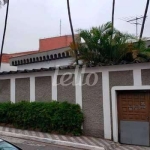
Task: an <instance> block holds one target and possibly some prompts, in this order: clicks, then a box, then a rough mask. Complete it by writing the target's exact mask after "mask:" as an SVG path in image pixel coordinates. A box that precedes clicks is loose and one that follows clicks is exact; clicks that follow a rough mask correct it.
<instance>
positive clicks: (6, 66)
mask: <svg viewBox="0 0 150 150" xmlns="http://www.w3.org/2000/svg"><path fill="white" fill-rule="evenodd" d="M3 71H17V67H16V66H10V64H9V63H2V64H1V69H0V72H3Z"/></svg>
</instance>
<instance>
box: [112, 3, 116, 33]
mask: <svg viewBox="0 0 150 150" xmlns="http://www.w3.org/2000/svg"><path fill="white" fill-rule="evenodd" d="M114 14H115V0H113V5H112V20H111V21H112V32H113V29H114Z"/></svg>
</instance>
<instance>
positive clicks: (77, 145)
mask: <svg viewBox="0 0 150 150" xmlns="http://www.w3.org/2000/svg"><path fill="white" fill-rule="evenodd" d="M0 135H1V136H9V137H15V138H20V139H25V140H33V141H37V142H43V143H48V144H54V145H60V146H67V147H73V148H80V149H86V150H105V149H104V148H103V147H98V146H92V145H87V144H80V143H73V142H68V141H61V140H53V139H49V138H40V137H36V136H29V135H24V134H16V133H11V132H5V131H0Z"/></svg>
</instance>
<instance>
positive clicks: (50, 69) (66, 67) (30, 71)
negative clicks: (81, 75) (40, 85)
mask: <svg viewBox="0 0 150 150" xmlns="http://www.w3.org/2000/svg"><path fill="white" fill-rule="evenodd" d="M75 67H76V66H63V67H59V70H64V69H75ZM80 68H82V65H81V66H80ZM56 69H57V67H50V68H40V69H32V70H27V69H25V70H17V71H3V72H0V75H7V74H19V73H33V72H43V71H54V70H56Z"/></svg>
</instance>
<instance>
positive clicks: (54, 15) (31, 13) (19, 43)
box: [0, 0, 150, 53]
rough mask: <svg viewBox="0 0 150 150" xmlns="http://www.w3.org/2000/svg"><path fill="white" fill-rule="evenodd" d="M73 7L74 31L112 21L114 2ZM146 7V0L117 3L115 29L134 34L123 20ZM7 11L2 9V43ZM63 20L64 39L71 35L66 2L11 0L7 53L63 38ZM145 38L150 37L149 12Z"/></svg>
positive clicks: (73, 0) (89, 1)
mask: <svg viewBox="0 0 150 150" xmlns="http://www.w3.org/2000/svg"><path fill="white" fill-rule="evenodd" d="M70 5H71V13H72V21H73V25H74V30H75V31H76V30H77V29H79V28H82V29H89V28H91V27H93V26H99V25H101V24H103V23H106V22H108V21H110V20H111V9H112V0H70ZM145 5H146V0H116V10H115V27H116V28H118V29H119V30H121V31H124V32H129V33H133V34H135V26H134V25H132V24H129V23H127V22H125V21H123V20H121V19H123V18H126V17H127V18H131V17H134V16H135V17H136V16H141V15H143V14H144V9H145ZM5 11H6V6H4V7H2V8H0V42H1V39H2V33H3V28H4V18H5ZM60 19H61V20H62V35H66V34H71V31H70V26H69V21H68V13H67V5H66V0H10V11H9V18H8V27H7V35H6V40H5V46H4V53H13V52H21V51H29V50H38V48H39V39H42V38H47V37H53V36H59V35H60V34H59V32H60V31H59V26H60V23H59V22H60ZM139 29H140V27H139ZM144 36H148V37H150V9H149V12H148V19H147V22H146V26H145V31H144ZM0 45H1V43H0Z"/></svg>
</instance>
